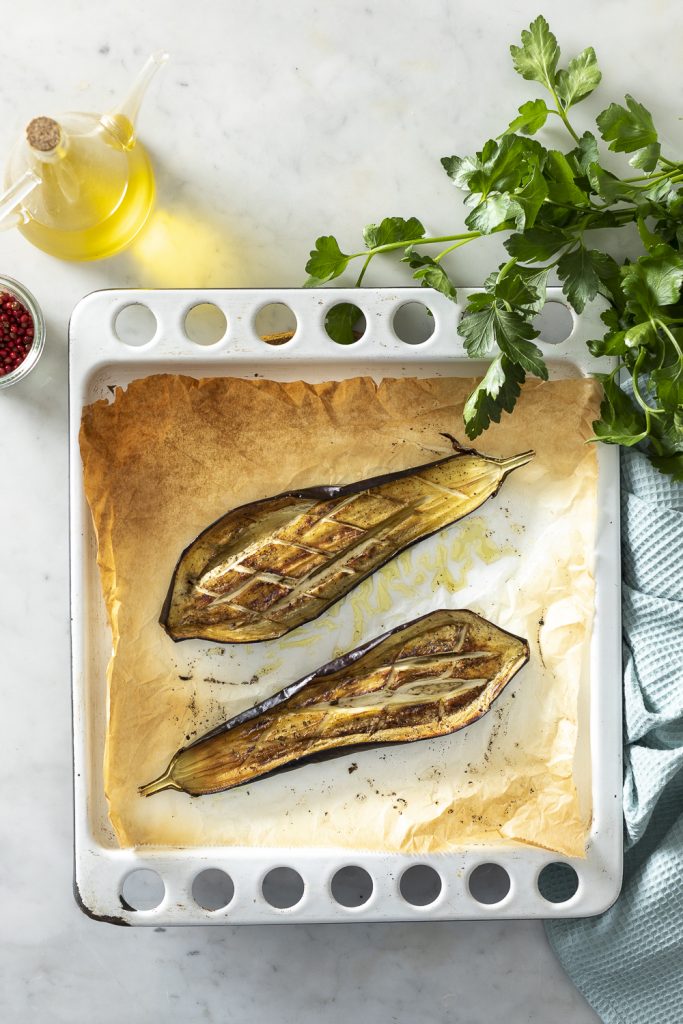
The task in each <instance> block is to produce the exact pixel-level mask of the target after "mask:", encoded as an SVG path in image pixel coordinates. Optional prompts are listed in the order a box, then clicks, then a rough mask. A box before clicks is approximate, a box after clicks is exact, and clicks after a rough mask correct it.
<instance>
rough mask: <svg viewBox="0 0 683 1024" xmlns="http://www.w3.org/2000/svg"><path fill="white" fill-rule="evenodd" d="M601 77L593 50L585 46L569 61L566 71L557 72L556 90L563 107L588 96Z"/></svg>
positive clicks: (566, 107)
mask: <svg viewBox="0 0 683 1024" xmlns="http://www.w3.org/2000/svg"><path fill="white" fill-rule="evenodd" d="M601 78H602V75H601V74H600V71H599V69H598V62H597V60H596V58H595V50H594V49H593V47H592V46H587V47H586V49H585V50H582V51H581V53H580V54H579V55H578V57H574V58H573V60H570V61H569V64H568V65H567V70H566V71H558V72H557V75H556V78H555V83H556V91H557V95H558V96H559V97H560V99H561V100H562V105H563V106H564V109H565V110H569V108H570V107H573V106H574V104H575V103H580V102H581V100H584V99H585V98H586V96H590V94H591V93H592V92H593V90H594V89H595V87H596V86H597V85H599V84H600V79H601Z"/></svg>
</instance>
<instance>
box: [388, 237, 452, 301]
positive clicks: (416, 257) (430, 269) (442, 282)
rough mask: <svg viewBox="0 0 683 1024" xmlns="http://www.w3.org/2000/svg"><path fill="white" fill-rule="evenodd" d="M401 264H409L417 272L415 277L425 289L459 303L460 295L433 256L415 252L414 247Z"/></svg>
mask: <svg viewBox="0 0 683 1024" xmlns="http://www.w3.org/2000/svg"><path fill="white" fill-rule="evenodd" d="M401 262H402V263H407V264H408V266H409V267H412V268H413V270H414V271H415V273H414V274H413V277H414V278H415V280H416V281H420V283H421V284H422V287H423V288H435V289H436V291H437V292H441V294H442V295H445V296H446V297H447V298H449V299H450V300H451V301H452V302H456V301H457V298H458V294H457V292H456V290H455V287H454V285H453V283H452V281H451V279H450V278H449V276H448V274H447V273H446V271H445V270H444V268H443V267H442V266H441V264H440V263H437V262H436V260H434V259H432V257H431V256H427V255H425V254H424V253H418V252H415V250H414V249H413V248H412V246H409V247H408V248H407V249H406V251H405V255H404V256H402V257H401Z"/></svg>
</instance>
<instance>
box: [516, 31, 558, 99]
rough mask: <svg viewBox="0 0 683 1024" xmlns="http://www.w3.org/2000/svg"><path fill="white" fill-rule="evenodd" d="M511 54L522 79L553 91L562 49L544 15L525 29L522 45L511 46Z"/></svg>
mask: <svg viewBox="0 0 683 1024" xmlns="http://www.w3.org/2000/svg"><path fill="white" fill-rule="evenodd" d="M510 53H511V54H512V63H513V65H514V69H515V71H517V72H518V74H520V75H521V76H522V78H526V79H528V80H530V81H534V82H540V83H541V84H542V85H545V86H546V88H547V89H553V87H554V85H555V70H556V68H557V62H558V60H559V59H560V48H559V46H558V45H557V39H556V38H555V36H554V35H553V34H552V32H551V31H550V26H549V25H548V22H547V21H546V20H545V18H544V17H543V15H540V14H539V16H538V17H537V18H536V20H535V21H532V23H531V25H529V28H528V29H524V31H523V32H522V45H521V46H511V47H510Z"/></svg>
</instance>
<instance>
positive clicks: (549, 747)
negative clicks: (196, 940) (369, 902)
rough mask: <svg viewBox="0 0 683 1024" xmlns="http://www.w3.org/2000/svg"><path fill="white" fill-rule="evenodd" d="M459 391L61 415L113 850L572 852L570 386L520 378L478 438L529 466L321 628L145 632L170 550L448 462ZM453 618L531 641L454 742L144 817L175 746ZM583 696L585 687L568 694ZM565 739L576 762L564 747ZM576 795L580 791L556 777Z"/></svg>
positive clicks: (574, 386) (396, 563) (579, 406)
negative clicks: (82, 528) (346, 489)
mask: <svg viewBox="0 0 683 1024" xmlns="http://www.w3.org/2000/svg"><path fill="white" fill-rule="evenodd" d="M472 386H473V381H472V380H468V379H463V378H457V377H454V378H438V379H414V378H406V379H394V380H385V381H383V382H381V383H380V384H376V383H374V382H373V380H372V379H370V378H367V377H357V378H353V379H351V380H346V381H342V382H327V383H322V384H315V385H312V384H307V383H303V382H294V383H277V382H272V381H265V380H242V379H231V378H208V379H203V380H196V379H194V378H191V377H184V376H178V375H159V376H152V377H147V378H145V379H141V380H136V381H133V382H132V383H131V384H130V385H129V386H128V388H127V390H126V391H122V390H120V389H119V390H117V393H116V396H115V399H114V401H113V402H111V403H108V402H106V401H99V402H96V403H94V404H93V405H90V406H88V407H86V408H85V409H84V411H83V419H82V428H81V438H80V441H81V451H82V457H83V464H84V477H85V488H86V494H87V498H88V502H89V504H90V508H91V510H92V516H93V521H94V525H95V530H96V533H97V540H98V563H99V567H100V574H101V580H102V589H103V594H104V599H105V603H106V607H107V611H108V616H109V622H110V626H111V631H112V640H113V653H112V658H111V661H110V664H109V669H108V678H107V680H106V682H105V680H104V679H103V680H102V686H105V685H107V686H108V697H109V702H108V727H107V739H106V750H105V765H104V775H105V788H106V795H107V799H108V802H109V811H110V818H111V821H112V824H113V826H114V829H115V831H116V835H117V838H118V840H119V842H120V843H121V845H123V846H129V845H140V844H150V845H160V846H179V847H186V846H197V845H252V846H283V847H293V846H294V847H295V846H317V847H321V846H322V847H347V848H357V849H366V850H386V851H402V852H406V853H426V852H438V851H446V850H449V849H453V848H456V847H461V846H472V845H474V844H485V845H495V844H501V843H504V844H507V845H510V844H516V843H525V844H532V845H536V846H542V847H545V848H548V849H551V850H555V851H558V852H560V853H563V854H566V855H572V856H583V854H584V847H585V839H586V835H587V832H588V829H589V826H590V817H591V808H590V772H589V771H586V765H585V764H583V763H582V765H581V766H580V767H581V771H580V772H579V773H577V772H576V771H575V768H576V767H577V765H576V759H577V756H578V757H580V758H581V759H582V760H583V759H585V758H587V757H588V743H587V740H586V738H585V736H584V737H583V742H581V737H580V736H579V729H578V724H577V723H578V717H579V716H578V712H577V707H578V698H579V694H580V692H581V691H582V688H585V687H587V686H589V684H590V681H589V679H588V675H587V674H588V645H589V640H590V632H591V623H592V616H593V597H594V585H593V575H592V563H593V548H594V533H595V518H596V517H595V513H596V479H597V459H596V455H595V451H594V446H592V445H587V444H585V439H586V438H587V437H589V436H590V435H591V427H590V424H591V421H592V420H593V419H594V418H595V416H596V413H597V408H598V400H599V393H598V388H597V386H596V384H595V383H594V382H592V381H589V380H584V379H581V380H562V381H552V382H548V383H541V382H539V381H535V380H534V381H530V382H529V383H527V385H526V386H525V387H524V390H523V393H522V396H521V398H520V400H519V403H518V406H517V408H516V410H515V412H514V414H513V415H512V416H505V417H504V419H503V422H502V424H500V425H498V426H493V427H492V428H491V429H490V430H488V431H487V432H486V433H485V434H484V435H483V436H482V437H480V438H479V439H478V443H477V446H478V448H479V450H481V451H483V452H485V453H487V454H491V455H496V456H507V455H512V454H514V453H516V452H520V451H524V450H526V449H528V448H534V449H535V450H536V452H537V456H536V458H535V459H534V460H533V461H532V462H531V463H530V464H529V465H527V466H525V467H523V468H522V469H520V470H517V471H516V472H514V473H512V474H511V475H510V476H509V477H508V479H507V481H506V482H505V483H504V484H503V487H502V488H501V490H500V492H499V494H498V495H497V496H496V497H494V498H492V499H490V500H489V501H488V502H486V503H485V504H484V505H483V506H482V507H481V508H480V509H478V510H477V511H476V512H474V513H473V514H472V515H470V516H469V517H468V518H467V519H465V520H463V521H461V522H460V523H457V524H455V525H454V526H451V527H449V528H448V529H446V530H443V531H442V532H441V533H440V534H438V535H436V536H435V537H433V538H430V539H429V540H426V541H423V542H422V543H420V544H418V545H416V546H415V547H413V548H412V549H410V550H408V551H406V552H404V553H403V554H401V555H400V556H399V557H398V558H396V559H394V560H393V561H392V562H390V563H389V564H388V565H386V566H385V567H384V568H383V569H381V570H380V571H379V572H377V573H376V574H375V575H374V576H372V577H371V578H370V579H368V580H366V581H365V582H364V583H362V584H361V585H360V586H359V587H358V588H357V589H356V590H354V591H352V592H351V593H350V594H349V595H348V596H347V597H346V598H344V599H343V600H342V601H341V602H339V603H338V604H337V605H335V606H334V607H333V608H332V609H331V610H330V611H329V612H327V613H326V614H324V615H323V616H321V617H320V618H319V619H317V620H316V621H314V622H311V623H309V624H307V625H305V626H303V627H301V628H299V629H297V630H295V631H294V632H292V633H290V634H288V635H287V636H285V637H283V638H281V639H279V640H273V641H269V642H267V643H262V644H251V645H225V646H220V645H216V644H215V643H211V642H205V641H186V642H184V643H180V644H174V643H173V641H172V640H171V639H170V638H169V637H168V636H167V635H166V634H165V633H164V631H163V629H162V627H161V626H160V625H159V622H158V619H159V613H160V610H161V607H162V603H163V600H164V597H165V595H166V591H167V589H168V585H169V581H170V578H171V574H172V572H173V568H174V566H175V563H176V561H177V559H178V557H179V555H180V553H181V552H182V550H183V549H184V548H185V547H186V546H187V544H189V543H190V542H191V541H192V540H193V539H194V537H195V536H196V535H197V534H198V533H199V532H200V531H201V530H202V529H203V528H204V527H205V526H207V525H208V524H209V523H210V522H212V521H213V520H214V519H216V518H217V517H218V516H220V515H222V514H223V513H224V512H225V511H226V510H227V509H229V508H231V507H234V506H236V505H239V504H242V503H244V502H248V501H253V500H256V499H258V498H263V497H266V496H267V495H269V494H275V493H278V492H280V491H283V490H287V489H291V488H294V487H307V486H311V485H315V484H321V483H346V482H349V481H352V480H355V479H359V478H363V477H369V476H373V475H377V474H379V473H386V472H391V471H393V470H398V469H403V468H406V467H408V466H416V465H419V464H421V463H424V462H428V461H431V460H432V459H434V458H438V457H440V456H443V455H445V454H447V453H448V452H450V451H451V450H452V448H451V445H450V443H449V441H448V440H447V439H446V438H444V437H443V436H442V434H441V432H443V431H445V432H450V433H453V434H455V435H456V436H457V437H458V438H459V440H460V441H461V442H464V443H467V442H466V438H465V437H464V434H463V431H462V420H461V413H462V406H463V403H464V400H465V398H466V396H467V394H468V393H469V391H470V390H471V388H472ZM447 606H449V607H468V608H471V609H473V610H474V611H476V612H479V613H480V614H482V615H484V616H486V617H487V618H489V619H491V620H492V621H493V622H495V623H497V624H498V625H500V626H502V627H503V628H505V629H508V630H510V631H512V632H514V633H517V634H518V635H521V636H524V637H526V638H527V639H528V640H529V643H530V645H531V660H530V663H529V664H528V665H527V666H526V667H525V668H523V669H522V671H521V672H520V673H519V675H518V676H517V677H516V678H515V679H514V680H513V682H512V683H511V684H509V686H508V687H507V688H506V689H505V690H504V691H503V694H502V695H501V697H500V698H499V699H498V701H497V702H496V703H495V704H494V707H493V709H492V710H491V711H490V712H489V714H488V715H486V716H485V717H484V718H482V719H481V720H480V721H478V722H476V723H475V724H474V725H472V726H470V727H469V728H467V729H464V730H463V731H461V732H459V733H456V734H454V735H451V736H447V737H441V738H439V739H436V740H433V741H425V742H420V743H412V744H406V745H403V746H392V747H388V748H387V749H384V750H383V749H381V748H380V749H374V750H368V751H363V752H360V753H359V752H354V753H353V754H348V755H341V756H340V757H339V758H337V759H334V760H331V761H326V762H325V763H322V764H311V765H306V766H303V767H300V768H297V769H296V770H294V771H289V772H286V773H284V774H281V775H279V776H276V777H274V778H269V779H265V780H262V781H260V782H255V783H253V784H250V785H248V786H245V787H242V788H239V789H236V790H232V791H229V792H226V793H221V794H216V795H212V796H205V797H201V798H191V797H189V796H187V795H185V794H182V793H177V792H165V793H161V794H158V795H156V796H153V797H150V798H143V797H141V796H139V794H138V786H139V785H140V784H142V783H145V782H148V781H150V780H151V779H152V778H155V777H156V776H157V775H159V774H160V772H161V771H162V770H163V769H164V768H165V767H166V765H167V763H168V761H169V759H170V757H171V755H172V754H173V753H174V752H175V750H176V749H177V748H178V747H180V746H183V745H185V744H186V743H187V742H188V740H190V739H193V738H195V737H196V736H197V735H201V734H202V733H203V732H205V731H206V730H208V729H210V728H212V727H213V726H215V725H216V724H218V723H219V722H221V721H223V720H224V719H225V718H226V717H230V716H231V715H233V714H235V713H236V712H237V711H239V710H241V709H243V708H245V707H247V706H249V705H251V704H253V703H255V702H256V701H258V700H260V699H262V698H263V697H265V696H266V695H268V694H270V693H272V692H274V691H276V690H279V689H280V688H281V687H282V686H283V685H285V684H286V683H288V682H291V681H293V680H294V679H297V678H298V677H299V676H301V675H303V674H304V673H305V672H308V671H310V670H311V669H313V668H314V667H316V666H319V665H321V664H323V663H324V662H326V661H328V660H329V659H330V658H331V657H334V656H336V655H337V654H339V653H341V652H343V651H346V650H349V649H350V648H352V647H354V646H356V645H357V644H358V643H360V642H361V641H363V640H365V639H367V638H369V637H372V636H375V635H377V634H378V633H381V632H383V631H384V630H386V629H389V628H391V627H392V626H395V625H398V624H399V623H401V622H404V621H406V620H408V619H412V618H415V617H416V616H418V615H422V614H424V613H425V612H427V611H429V610H431V609H433V608H437V607H447ZM583 692H585V690H584V691H583ZM577 742H578V746H577ZM579 775H580V776H581V777H582V778H583V780H584V782H583V786H582V792H581V793H579V792H578V791H577V786H576V783H575V779H576V777H578V776H579Z"/></svg>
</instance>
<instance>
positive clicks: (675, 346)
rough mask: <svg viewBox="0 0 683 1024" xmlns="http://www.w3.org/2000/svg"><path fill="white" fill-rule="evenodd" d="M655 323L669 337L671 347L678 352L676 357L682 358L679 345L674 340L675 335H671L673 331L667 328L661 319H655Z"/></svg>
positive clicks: (682, 353)
mask: <svg viewBox="0 0 683 1024" xmlns="http://www.w3.org/2000/svg"><path fill="white" fill-rule="evenodd" d="M655 323H656V324H657V326H658V327H661V328H662V330H663V331H664V333H665V334H666V336H667V338H668V339H669V341H670V342H671V344H672V345H673V347H674V348H675V349H676V351H677V353H678V358H679V359H683V352H682V351H681V346H680V345H679V344H678V342H677V341H676V339H675V337H674V335H673V332H672V331H670V330H669V328H668V327H667V326H666V324H665V323H664V321H663V320H655Z"/></svg>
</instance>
